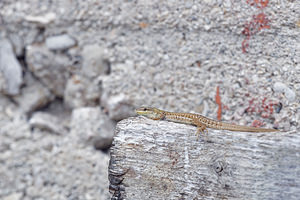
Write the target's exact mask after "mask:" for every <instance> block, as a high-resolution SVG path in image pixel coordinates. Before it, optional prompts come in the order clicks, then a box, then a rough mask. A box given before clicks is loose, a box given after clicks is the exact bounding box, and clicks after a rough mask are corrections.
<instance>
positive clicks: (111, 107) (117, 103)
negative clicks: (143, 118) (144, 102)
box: [101, 93, 136, 121]
mask: <svg viewBox="0 0 300 200" xmlns="http://www.w3.org/2000/svg"><path fill="white" fill-rule="evenodd" d="M101 105H102V106H104V108H105V109H106V110H107V111H108V115H109V118H110V119H112V120H115V121H119V120H122V119H125V118H127V117H130V116H135V115H136V114H135V111H134V110H135V107H134V106H133V105H132V104H131V103H130V101H129V100H128V99H127V97H126V96H125V95H124V94H119V95H114V96H110V97H108V96H107V95H106V93H105V94H104V95H102V97H101Z"/></svg>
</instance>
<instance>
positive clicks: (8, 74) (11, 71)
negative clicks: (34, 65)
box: [0, 39, 23, 95]
mask: <svg viewBox="0 0 300 200" xmlns="http://www.w3.org/2000/svg"><path fill="white" fill-rule="evenodd" d="M0 74H1V76H0V79H4V80H0V83H1V85H0V90H1V91H2V92H3V93H5V94H8V95H17V94H19V92H20V86H21V84H22V82H23V78H22V67H21V65H20V63H19V62H18V60H17V59H16V56H15V54H14V52H13V48H12V45H11V43H10V42H9V40H7V39H1V40H0Z"/></svg>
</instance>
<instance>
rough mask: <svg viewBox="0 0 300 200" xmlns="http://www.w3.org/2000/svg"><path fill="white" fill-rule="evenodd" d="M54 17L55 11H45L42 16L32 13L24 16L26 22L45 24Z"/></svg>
mask: <svg viewBox="0 0 300 200" xmlns="http://www.w3.org/2000/svg"><path fill="white" fill-rule="evenodd" d="M55 18H56V14H55V13H52V12H50V13H47V14H45V15H43V16H32V15H28V16H26V17H25V20H26V21H28V22H33V23H37V24H39V25H43V26H45V25H47V24H49V23H51V22H53V21H54V20H55Z"/></svg>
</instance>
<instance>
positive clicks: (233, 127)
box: [218, 122, 279, 132]
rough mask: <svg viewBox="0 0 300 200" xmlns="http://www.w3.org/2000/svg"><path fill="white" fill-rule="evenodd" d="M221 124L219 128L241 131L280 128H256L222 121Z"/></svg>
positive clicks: (275, 130)
mask: <svg viewBox="0 0 300 200" xmlns="http://www.w3.org/2000/svg"><path fill="white" fill-rule="evenodd" d="M220 125H221V126H219V127H218V128H219V129H225V130H229V131H241V132H277V131H279V130H277V129H271V128H256V127H249V126H241V125H235V124H227V123H223V122H222V123H221V124H220Z"/></svg>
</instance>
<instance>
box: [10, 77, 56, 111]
mask: <svg viewBox="0 0 300 200" xmlns="http://www.w3.org/2000/svg"><path fill="white" fill-rule="evenodd" d="M24 82H25V87H23V88H22V90H21V93H20V95H17V96H14V97H13V99H14V101H15V102H17V103H18V106H19V109H20V110H21V111H22V112H25V113H31V112H33V111H35V110H37V109H39V108H41V107H43V106H45V105H47V104H48V103H49V102H51V101H52V100H53V99H54V95H53V94H51V92H50V91H49V89H48V88H47V87H45V86H43V85H42V84H41V83H40V82H39V81H37V80H36V79H35V78H34V77H32V75H31V74H30V73H29V72H26V73H25V77H24Z"/></svg>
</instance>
